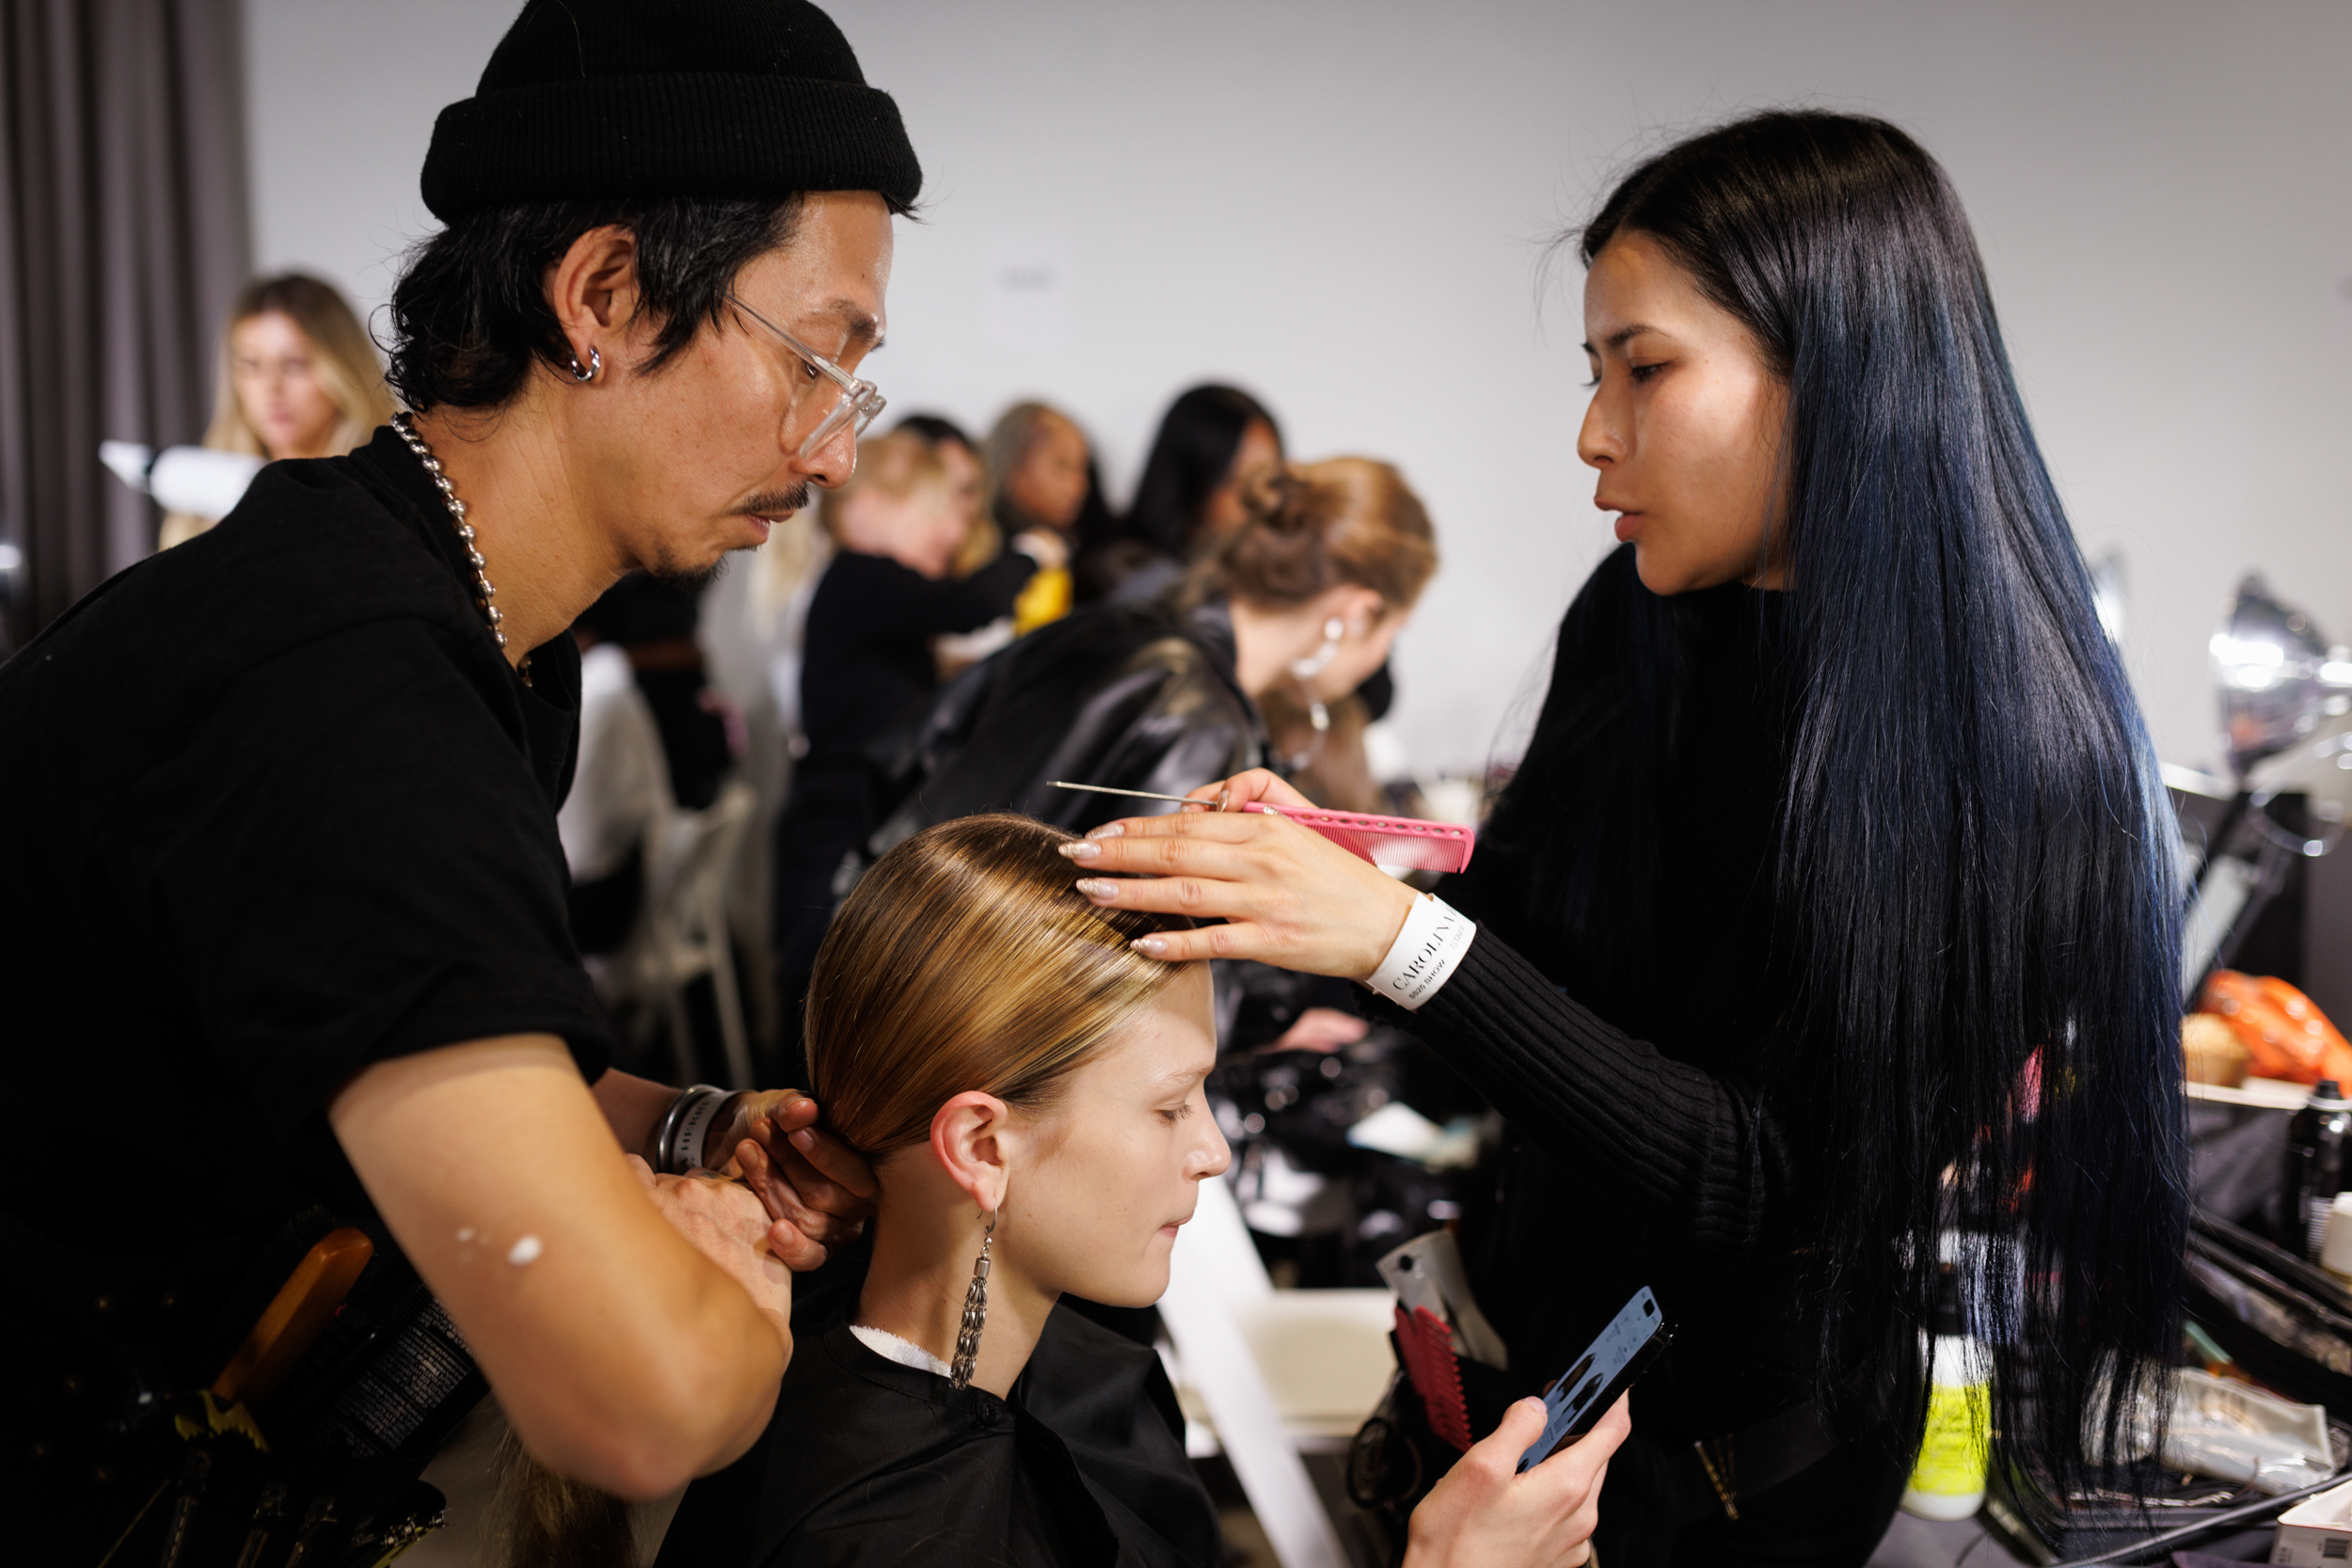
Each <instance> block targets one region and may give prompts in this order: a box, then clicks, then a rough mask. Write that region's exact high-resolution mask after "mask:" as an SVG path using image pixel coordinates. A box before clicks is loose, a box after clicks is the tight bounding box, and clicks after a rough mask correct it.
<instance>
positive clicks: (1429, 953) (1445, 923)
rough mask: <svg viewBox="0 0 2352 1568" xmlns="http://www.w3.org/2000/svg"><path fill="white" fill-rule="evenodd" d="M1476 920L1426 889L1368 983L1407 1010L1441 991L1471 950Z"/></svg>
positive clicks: (1413, 1009) (1409, 1010)
mask: <svg viewBox="0 0 2352 1568" xmlns="http://www.w3.org/2000/svg"><path fill="white" fill-rule="evenodd" d="M1477 934H1478V923H1477V922H1476V921H1473V920H1471V919H1470V918H1468V917H1467V916H1465V915H1464V914H1463V913H1462V912H1461V911H1459V910H1456V909H1455V908H1454V906H1453V905H1451V904H1449V903H1447V902H1446V901H1445V900H1444V899H1442V898H1439V897H1437V896H1435V895H1431V894H1426V893H1424V894H1422V895H1421V896H1420V897H1418V898H1416V899H1414V900H1413V907H1412V909H1411V910H1410V911H1407V912H1406V916H1405V928H1404V929H1403V930H1401V931H1399V932H1397V934H1396V941H1394V942H1391V943H1390V944H1389V956H1388V957H1387V958H1382V959H1381V960H1380V967H1379V968H1377V969H1375V970H1374V971H1373V972H1372V978H1371V979H1369V980H1366V981H1365V982H1364V985H1365V986H1366V987H1367V988H1368V989H1370V990H1374V991H1375V992H1377V993H1378V994H1380V995H1382V996H1385V997H1387V998H1388V999H1389V1000H1390V1001H1391V1002H1393V1003H1395V1004H1396V1005H1397V1006H1400V1007H1403V1008H1404V1009H1405V1010H1406V1012H1413V1011H1415V1010H1417V1009H1418V1008H1419V1007H1420V1006H1421V1005H1422V1003H1424V1002H1426V1001H1428V1000H1429V999H1430V998H1431V997H1433V996H1435V995H1437V994H1438V987H1439V986H1442V985H1444V984H1445V982H1446V976H1448V975H1450V974H1453V973H1454V965H1456V964H1458V963H1460V962H1461V961H1462V955H1463V954H1464V953H1467V952H1469V951H1470V938H1472V937H1474V936H1476V935H1477Z"/></svg>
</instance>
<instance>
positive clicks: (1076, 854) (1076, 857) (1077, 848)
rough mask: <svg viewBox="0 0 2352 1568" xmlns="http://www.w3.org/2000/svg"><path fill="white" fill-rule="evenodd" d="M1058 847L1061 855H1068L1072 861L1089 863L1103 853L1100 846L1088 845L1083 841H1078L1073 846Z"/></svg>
mask: <svg viewBox="0 0 2352 1568" xmlns="http://www.w3.org/2000/svg"><path fill="white" fill-rule="evenodd" d="M1060 849H1061V852H1062V853H1063V854H1065V855H1068V856H1069V857H1070V858H1071V859H1072V860H1073V861H1090V860H1093V859H1095V858H1096V857H1098V856H1099V855H1101V854H1102V853H1103V847H1102V846H1101V845H1099V844H1089V843H1088V842H1087V841H1086V840H1085V839H1080V840H1078V842H1076V843H1075V844H1064V845H1062V846H1060Z"/></svg>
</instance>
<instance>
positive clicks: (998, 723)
mask: <svg viewBox="0 0 2352 1568" xmlns="http://www.w3.org/2000/svg"><path fill="white" fill-rule="evenodd" d="M1264 740H1265V736H1264V728H1263V724H1262V722H1261V721H1260V719H1259V716H1258V709H1257V705H1255V704H1254V703H1252V702H1251V701H1250V700H1249V698H1248V695H1247V694H1246V693H1245V692H1244V691H1243V690H1242V689H1241V686H1240V684H1239V682H1238V681H1237V680H1236V679H1235V676H1234V673H1233V623H1232V617H1231V616H1230V615H1228V614H1227V613H1226V610H1225V607H1224V605H1222V604H1221V603H1211V604H1206V605H1203V606H1201V607H1200V608H1199V609H1198V610H1192V611H1190V612H1188V613H1180V612H1178V611H1175V610H1168V609H1167V608H1166V607H1164V606H1156V605H1154V606H1141V605H1104V606H1102V607H1100V608H1098V609H1094V610H1081V611H1079V612H1078V613H1077V614H1075V615H1072V616H1069V617H1067V618H1065V619H1063V620H1060V621H1057V622H1055V623H1054V624H1053V625H1052V626H1044V627H1041V628H1040V629H1039V630H1037V631H1034V632H1031V633H1030V634H1029V635H1028V636H1026V637H1025V638H1023V639H1021V640H1020V641H1018V642H1015V643H1013V644H1012V645H1011V646H1010V647H1008V648H1006V649H1004V650H1002V651H1001V652H999V653H998V654H996V655H995V656H994V657H992V658H989V659H987V660H985V661H983V662H982V663H980V664H978V665H976V666H974V667H973V668H972V669H971V670H969V671H966V672H965V673H964V674H963V675H962V676H961V678H960V679H958V680H957V681H956V682H955V683H954V684H953V685H952V686H950V687H949V688H948V689H946V691H944V692H942V693H941V694H940V699H939V701H938V703H937V704H935V705H933V707H932V709H931V714H930V719H929V720H928V721H926V722H925V724H924V725H923V727H922V729H921V731H920V732H919V733H918V735H917V736H916V739H915V743H914V752H913V755H912V757H911V759H910V760H909V762H908V764H907V766H906V768H905V770H904V772H903V774H902V776H901V779H900V783H899V789H900V790H901V791H902V793H903V799H902V800H901V801H900V803H899V804H898V809H897V810H896V811H895V812H894V813H893V814H892V815H891V816H888V817H887V818H885V820H884V821H883V823H882V827H881V829H880V830H879V831H877V832H876V833H875V834H874V837H873V839H872V840H871V843H870V848H871V851H872V852H873V853H874V854H877V855H879V854H881V853H882V851H884V850H886V849H888V848H889V847H891V846H892V845H894V844H897V843H898V841H899V840H901V839H903V838H906V837H908V836H909V835H911V834H913V833H916V832H921V831H922V830H923V829H925V828H928V827H930V826H931V825H932V824H933V823H937V822H946V821H949V820H952V819H953V818H955V817H959V816H972V815H973V814H974V813H976V812H983V811H994V810H1003V809H1010V810H1013V811H1018V812H1024V813H1026V814H1027V815H1028V816H1034V817H1037V818H1038V819H1039V820H1041V821H1044V822H1051V823H1054V824H1055V825H1057V826H1058V827H1062V828H1067V829H1069V830H1071V831H1072V832H1086V830H1087V829H1089V828H1091V827H1094V826H1095V825H1097V824H1098V823H1103V822H1108V821H1111V820H1112V819H1114V818H1116V817H1120V816H1148V815H1151V814H1152V813H1153V812H1155V811H1161V810H1166V809H1168V808H1166V807H1161V806H1155V805H1154V804H1152V802H1151V801H1149V800H1122V799H1121V798H1120V797H1118V796H1115V795H1089V794H1085V793H1082V792H1080V791H1076V790H1067V789H1056V788H1054V787H1053V781H1054V780H1056V779H1068V780H1070V781H1072V782H1073V783H1078V784H1108V785H1111V786H1113V787H1115V788H1120V789H1145V790H1151V791H1152V792H1154V793H1157V794H1163V795H1182V794H1184V792H1185V791H1187V790H1190V789H1195V788H1198V787H1199V786H1200V785H1201V784H1207V783H1209V782H1210V781H1211V780H1213V779H1221V778H1224V777H1226V776H1228V775H1229V774H1232V773H1237V772H1239V771H1241V770H1242V769H1243V768H1254V767H1256V766H1257V765H1258V763H1259V761H1260V759H1261V758H1262V757H1263V754H1264V749H1265V746H1264Z"/></svg>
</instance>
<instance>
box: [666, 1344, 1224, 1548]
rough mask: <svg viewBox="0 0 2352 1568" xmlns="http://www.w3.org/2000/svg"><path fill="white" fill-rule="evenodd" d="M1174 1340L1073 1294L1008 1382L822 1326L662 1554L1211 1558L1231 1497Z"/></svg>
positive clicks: (679, 1519)
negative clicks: (1188, 1409) (1110, 1321)
mask: <svg viewBox="0 0 2352 1568" xmlns="http://www.w3.org/2000/svg"><path fill="white" fill-rule="evenodd" d="M1220 1560H1221V1548H1220V1545H1219V1537H1218V1534H1217V1526H1216V1508H1215V1506H1214V1505H1213V1504H1212V1503H1211V1502H1210V1500H1209V1497H1208V1494H1207V1492H1206V1491H1204V1490H1203V1489H1202V1487H1201V1485H1200V1480H1199V1478H1198V1477H1196V1476H1195V1475H1194V1474H1193V1470H1192V1465H1191V1464H1190V1462H1189V1461H1187V1460H1186V1459H1185V1458H1184V1416H1183V1414H1182V1413H1181V1412H1180V1411H1179V1410H1178V1409H1177V1406H1176V1391H1175V1390H1174V1389H1173V1388H1172V1387H1170V1386H1169V1385H1168V1374H1167V1373H1166V1372H1165V1371H1164V1370H1162V1369H1161V1366H1160V1359H1159V1356H1158V1355H1157V1354H1155V1353H1153V1352H1152V1351H1149V1350H1145V1349H1143V1348H1142V1347H1141V1346H1138V1345H1136V1344H1134V1343H1133V1342H1131V1341H1129V1340H1127V1339H1124V1338H1120V1336H1118V1335H1116V1334H1113V1333H1112V1332H1110V1331H1109V1330H1108V1329H1105V1328H1102V1327H1099V1326H1098V1325H1096V1324H1094V1323H1089V1322H1088V1321H1087V1320H1086V1319H1084V1318H1082V1317H1080V1316H1078V1315H1077V1314H1076V1313H1075V1312H1073V1311H1071V1310H1069V1309H1068V1308H1067V1307H1057V1308H1055V1310H1054V1314H1053V1316H1052V1317H1050V1318H1048V1319H1047V1320H1046V1323H1045V1332H1044V1333H1043V1334H1042V1335H1041V1336H1040V1337H1039V1338H1038V1344H1037V1350H1036V1352H1035V1353H1034V1354H1032V1355H1031V1357H1030V1359H1029V1364H1028V1366H1027V1367H1026V1368H1025V1369H1024V1370H1023V1371H1022V1374H1021V1377H1020V1379H1019V1381H1018V1382H1016V1383H1015V1384H1014V1385H1013V1386H1012V1397H1011V1398H1010V1399H1009V1400H1000V1399H998V1398H996V1396H995V1395H993V1394H991V1393H988V1392H986V1391H985V1390H982V1389H979V1388H966V1389H962V1390H958V1389H955V1388H951V1387H949V1386H948V1385H947V1380H946V1378H944V1377H941V1376H940V1375H938V1374H937V1373H935V1372H930V1371H924V1370H919V1369H917V1368H914V1367H907V1366H901V1365H900V1364H899V1363H898V1362H896V1361H892V1360H889V1359H888V1358H886V1357H884V1356H881V1355H877V1354H875V1353H874V1352H872V1351H870V1350H868V1349H866V1346H865V1345H864V1344H862V1343H861V1342H859V1340H858V1338H857V1337H856V1336H855V1335H853V1334H851V1333H850V1330H849V1329H848V1328H847V1327H846V1326H835V1327H834V1328H831V1329H829V1330H826V1331H825V1332H824V1333H822V1334H817V1335H804V1336H803V1337H802V1338H800V1340H799V1341H798V1343H797V1344H796V1345H795V1346H794V1348H793V1353H792V1364H791V1367H790V1369H789V1370H787V1371H786V1373H785V1376H784V1387H783V1390H782V1392H780V1393H779V1394H778V1395H777V1398H776V1414H775V1418H774V1419H773V1420H771V1422H770V1423H769V1426H768V1431H767V1433H766V1435H764V1436H763V1437H761V1439H760V1440H759V1442H758V1444H757V1445H756V1446H755V1447H754V1448H753V1449H752V1450H751V1452H749V1453H747V1454H745V1455H744V1456H743V1457H742V1458H741V1459H739V1460H738V1461H737V1462H736V1463H735V1464H734V1465H730V1466H729V1467H728V1468H726V1469H724V1470H722V1471H721V1472H719V1473H718V1474H717V1475H714V1476H709V1477H706V1478H705V1479H704V1480H702V1481H696V1482H695V1483H694V1484H693V1486H692V1487H691V1489H689V1491H688V1492H687V1494H686V1499H685V1501H684V1502H683V1503H681V1504H680V1505H679V1507H678V1512H677V1516H676V1518H675V1520H674V1521H673V1522H672V1523H671V1526H670V1531H669V1534H668V1536H667V1537H665V1538H664V1540H663V1541H662V1544H661V1555H660V1558H659V1559H658V1560H657V1561H656V1568H895V1565H898V1564H905V1565H907V1568H917V1565H920V1568H1043V1565H1054V1568H1096V1565H1100V1568H1113V1565H1117V1568H1209V1565H1212V1564H1216V1563H1217V1562H1219V1561H1220Z"/></svg>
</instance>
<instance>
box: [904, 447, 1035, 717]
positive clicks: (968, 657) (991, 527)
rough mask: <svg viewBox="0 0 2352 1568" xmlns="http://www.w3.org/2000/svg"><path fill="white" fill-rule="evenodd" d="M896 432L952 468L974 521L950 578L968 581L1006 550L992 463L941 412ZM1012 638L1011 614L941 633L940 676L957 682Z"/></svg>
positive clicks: (935, 645)
mask: <svg viewBox="0 0 2352 1568" xmlns="http://www.w3.org/2000/svg"><path fill="white" fill-rule="evenodd" d="M897 428H898V430H899V431H901V432H903V433H905V434H906V435H909V436H914V437H915V438H916V439H917V440H919V441H921V442H922V443H923V444H924V445H925V446H928V447H930V449H931V451H934V452H936V453H938V454H939V460H940V461H941V462H942V463H945V464H946V466H947V472H948V476H949V478H950V479H951V480H952V482H953V483H954V485H955V493H956V499H958V501H959V502H961V505H962V507H963V510H964V512H965V514H966V515H967V516H968V517H969V518H970V519H971V522H970V528H969V531H967V532H966V533H965V534H964V538H963V544H962V546H961V547H959V548H958V549H957V551H956V559H955V561H954V562H952V563H951V564H950V565H949V566H948V568H947V570H948V575H950V576H951V577H958V578H968V577H970V576H971V575H972V574H973V573H975V572H977V571H978V570H979V569H980V568H981V567H983V566H985V565H987V564H988V563H989V562H992V561H994V560H995V559H996V558H997V557H998V556H1000V555H1002V554H1003V553H1004V550H1005V532H1004V530H1002V529H1000V528H998V527H997V526H996V519H995V518H994V517H993V516H991V515H989V483H988V464H987V463H986V462H985V461H984V460H983V459H982V458H981V456H980V449H979V446H978V444H977V442H975V441H974V440H973V439H972V437H971V436H969V435H968V434H966V433H965V431H964V429H963V427H962V426H961V425H959V424H957V423H956V422H955V421H954V420H949V419H946V418H944V417H942V416H940V415H937V414H909V415H908V416H907V417H906V418H905V419H903V420H899V421H898V427H897ZM1032 580H1035V579H1032ZM1013 636H1014V630H1013V617H1012V616H1011V615H1000V616H998V617H997V618H996V619H995V620H993V621H991V622H990V623H989V624H988V625H987V626H982V627H980V628H979V629H978V630H977V631H967V632H948V633H946V634H944V635H942V636H941V637H939V638H938V639H936V640H935V641H933V642H932V644H931V647H932V652H933V653H934V654H936V655H937V656H938V661H939V678H940V679H941V680H943V681H946V680H953V679H954V678H955V677H956V676H958V675H960V674H961V673H963V672H964V671H966V670H968V669H970V668H971V667H972V666H973V665H975V664H977V663H978V662H979V661H980V660H982V659H984V658H986V657H988V656H989V655H991V654H993V653H994V652H995V651H996V650H997V649H999V648H1001V647H1003V646H1004V645H1005V644H1006V643H1008V642H1009V641H1012V640H1013Z"/></svg>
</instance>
